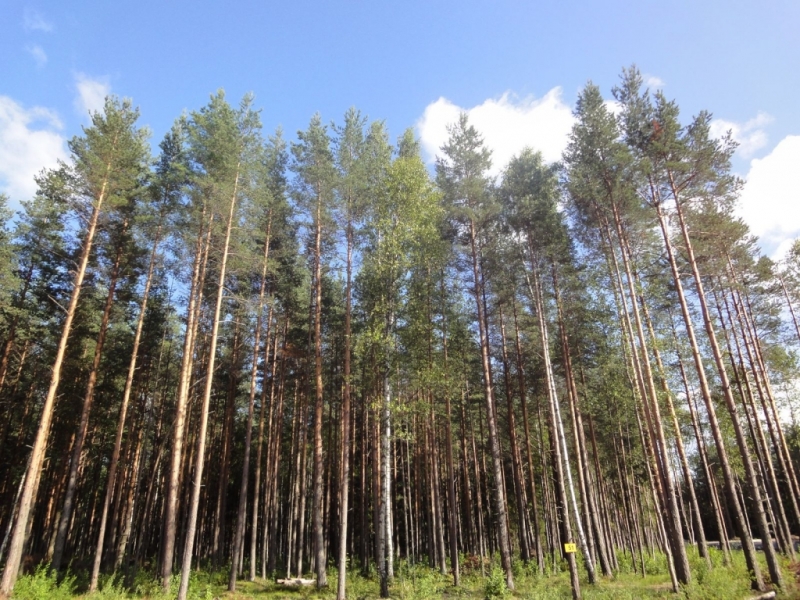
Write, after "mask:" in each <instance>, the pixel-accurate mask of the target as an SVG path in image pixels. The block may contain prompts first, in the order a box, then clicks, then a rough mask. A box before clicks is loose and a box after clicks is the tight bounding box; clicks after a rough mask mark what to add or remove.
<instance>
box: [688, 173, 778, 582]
mask: <svg viewBox="0 0 800 600" xmlns="http://www.w3.org/2000/svg"><path fill="white" fill-rule="evenodd" d="M673 194H674V197H675V206H676V208H677V216H678V222H679V223H680V228H681V234H682V236H683V242H684V250H685V252H686V258H687V260H688V262H689V266H690V268H691V270H692V277H693V279H694V283H695V287H696V288H697V300H698V302H699V304H700V312H701V314H702V316H703V324H704V325H705V328H706V333H707V335H708V341H709V345H710V346H711V352H712V354H713V356H714V363H715V364H716V367H717V372H718V374H719V378H720V382H721V384H722V392H723V396H724V398H725V405H726V406H727V408H728V412H729V413H730V416H731V421H732V422H733V428H734V433H735V435H736V443H737V445H738V446H739V452H740V453H741V455H742V462H743V464H744V468H745V481H746V483H747V487H748V494H749V495H750V498H751V501H752V504H753V509H754V511H755V514H756V522H757V524H758V528H759V531H760V533H761V540H762V547H763V549H764V555H765V556H766V558H767V567H768V569H769V573H770V579H772V582H773V583H774V584H775V585H777V586H778V587H783V573H782V572H781V568H780V565H779V564H778V558H777V556H776V555H775V550H774V549H773V547H772V540H771V538H770V535H769V526H768V525H767V519H766V515H765V514H764V507H763V503H762V499H761V490H760V489H759V487H758V482H757V481H756V474H755V470H754V469H753V462H752V460H751V458H750V449H749V446H748V444H747V440H746V439H745V437H744V432H743V431H742V426H741V423H740V421H739V415H738V411H737V409H736V403H735V401H734V399H733V393H732V391H731V386H730V382H729V381H728V373H727V371H726V369H725V363H724V362H723V360H722V352H721V351H720V348H719V344H718V343H717V336H716V333H715V332H714V325H713V322H712V320H711V313H710V312H709V309H708V303H707V302H706V295H705V290H704V287H703V281H702V278H701V277H700V271H699V268H698V266H697V261H696V260H695V256H694V249H693V247H692V243H691V240H690V238H689V230H688V228H687V226H686V222H685V220H684V218H683V210H682V208H681V203H680V201H679V200H678V196H677V192H676V191H675V189H674V185H673ZM686 316H688V315H685V317H686ZM687 327H688V325H687ZM692 346H693V347H695V348H696V344H694V343H693V344H692ZM696 360H699V353H697V358H696ZM700 370H701V369H700V368H699V367H698V371H700ZM704 378H705V375H704V374H703V375H702V376H701V379H704ZM710 404H711V402H710V398H709V401H708V402H707V407H706V408H708V405H710ZM711 410H713V408H712V409H711ZM710 413H711V411H710V410H709V419H710V418H711V414H710ZM714 418H716V416H715V417H714ZM715 438H716V436H715ZM721 441H722V440H721V438H720V439H719V440H718V441H717V446H718V447H719V445H720V443H721ZM720 461H721V462H722V463H723V469H724V471H725V470H727V471H729V470H730V467H728V468H727V469H725V466H726V463H727V457H725V458H724V459H723V458H722V455H720ZM730 487H731V488H732V487H733V482H731V486H730ZM731 495H732V494H731ZM732 496H733V495H732ZM734 510H735V509H734ZM743 533H745V532H743ZM745 535H747V534H746V533H745ZM752 543H753V542H752V539H751V538H750V537H749V536H747V538H745V537H744V536H743V537H742V548H745V545H746V546H747V549H746V550H745V555H746V556H747V555H752V557H751V558H749V559H748V568H749V569H750V570H751V571H752V572H753V587H754V588H756V589H758V590H762V589H763V588H764V583H763V580H762V579H761V577H760V572H759V571H758V565H757V561H756V559H755V552H754V551H753V552H751V550H750V548H751V547H752ZM751 563H752V564H751Z"/></svg>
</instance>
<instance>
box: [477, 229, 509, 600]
mask: <svg viewBox="0 0 800 600" xmlns="http://www.w3.org/2000/svg"><path fill="white" fill-rule="evenodd" d="M469 231H470V250H471V253H472V274H473V279H474V284H475V287H474V289H473V295H474V297H475V305H476V308H477V311H478V331H479V336H480V346H481V366H482V370H483V386H484V399H485V401H486V419H487V421H488V425H489V444H490V447H491V452H492V466H493V472H492V474H493V476H494V491H493V495H494V509H495V511H496V513H497V515H496V516H497V527H498V535H499V540H498V541H499V546H500V562H501V564H502V566H503V570H504V571H505V574H506V585H507V586H508V588H509V589H510V590H513V589H514V573H513V571H512V569H511V545H510V540H509V536H508V527H507V525H506V522H507V520H506V498H505V493H504V492H503V460H502V456H501V454H500V441H499V439H498V434H497V420H496V418H495V405H494V390H492V375H491V367H490V361H489V335H488V332H487V331H486V320H485V307H484V305H483V300H482V290H481V280H482V278H481V275H480V267H479V265H478V248H477V239H476V231H475V222H474V221H473V220H470V223H469Z"/></svg>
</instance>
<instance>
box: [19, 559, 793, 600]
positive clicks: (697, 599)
mask: <svg viewBox="0 0 800 600" xmlns="http://www.w3.org/2000/svg"><path fill="white" fill-rule="evenodd" d="M636 558H637V560H635V561H632V560H631V558H630V555H623V554H620V555H619V556H618V563H619V571H618V572H617V574H616V575H615V576H614V577H611V578H606V577H601V578H599V581H598V582H597V584H596V585H589V583H588V581H587V580H586V576H585V569H584V568H583V564H581V592H582V596H583V598H586V599H587V600H638V599H640V598H642V599H644V598H665V599H666V598H672V599H676V600H716V599H720V600H723V599H724V600H729V599H730V600H734V599H739V598H742V599H747V598H752V597H753V596H755V595H757V594H756V593H755V592H752V591H751V590H750V585H749V578H748V574H747V568H746V565H745V561H744V556H743V555H742V553H741V552H734V554H733V560H732V564H731V565H728V566H725V565H724V564H723V556H722V553H721V552H719V551H716V550H712V554H711V560H712V565H713V566H712V568H708V566H707V565H706V562H705V560H703V559H702V558H700V557H699V556H698V555H697V552H696V550H695V549H691V550H690V554H689V560H690V564H691V569H692V578H693V579H692V582H691V583H690V584H689V585H687V586H683V587H682V588H681V589H680V591H679V593H678V594H674V593H673V592H672V586H671V583H670V578H669V571H668V569H667V562H666V558H665V557H664V556H663V555H661V554H658V553H656V554H650V555H647V556H646V557H644V569H645V574H644V575H642V572H641V564H642V559H641V558H640V557H638V556H637V557H636ZM761 559H762V562H763V556H762V557H761ZM581 563H582V561H581ZM463 564H464V570H463V572H462V576H461V585H460V586H459V587H457V588H456V587H454V586H453V585H452V578H451V576H449V575H443V574H442V573H441V572H439V571H438V570H436V569H432V568H430V567H429V566H428V565H427V564H424V565H423V564H410V563H408V562H406V561H399V562H398V563H397V564H396V567H395V578H394V580H393V581H392V584H391V586H390V596H391V598H396V599H398V600H424V599H427V598H442V599H447V600H458V599H465V600H466V599H472V600H512V599H531V600H557V599H562V598H571V597H572V593H571V589H570V583H569V573H568V571H567V566H566V563H565V562H563V561H556V562H552V561H551V562H548V563H547V564H546V568H545V573H544V574H540V573H539V572H538V569H537V568H536V565H535V564H532V563H529V564H525V563H523V562H522V561H515V562H514V564H513V568H514V582H515V589H514V590H513V591H510V590H509V589H508V588H507V587H506V581H505V576H504V573H503V571H502V570H501V569H500V566H499V560H498V559H497V557H495V559H494V560H493V561H488V560H487V561H486V562H485V563H484V568H483V573H482V572H481V568H480V562H478V561H476V560H475V558H474V557H473V558H472V560H470V559H467V560H465V561H464V563H463ZM762 566H763V572H764V573H765V574H766V573H767V570H766V565H762ZM798 572H800V565H798V564H795V565H790V564H789V563H788V562H786V563H785V564H784V575H785V579H786V582H787V585H786V589H784V590H783V591H782V592H781V593H780V594H779V595H778V598H786V599H788V598H798V599H800V588H798V585H797V583H796V579H795V576H796V575H795V574H796V573H798ZM306 576H307V577H309V578H310V577H312V575H310V574H308V575H306ZM337 578H338V574H337V571H336V569H334V568H330V569H329V570H328V582H329V586H328V587H327V588H325V589H322V590H317V589H316V588H315V587H314V586H303V587H299V588H287V587H284V586H281V585H278V584H277V583H276V582H275V580H265V579H257V580H256V581H254V582H249V581H239V582H238V583H237V591H236V592H234V593H231V592H228V591H227V581H228V573H227V571H224V570H223V571H210V570H207V571H194V572H193V573H192V576H191V579H190V584H189V598H191V599H192V600H213V599H220V600H245V599H255V600H306V599H308V600H333V599H335V598H336V582H337ZM178 583H179V578H178V577H177V576H176V577H174V578H173V581H172V587H171V589H170V590H169V592H164V591H163V590H162V588H161V585H160V583H159V582H158V581H157V579H156V578H155V577H154V574H153V573H150V572H147V571H144V570H141V571H139V572H137V573H133V574H131V573H128V574H126V575H125V576H123V575H115V576H105V577H103V578H101V581H100V586H99V588H100V589H99V590H98V591H96V592H93V593H87V591H86V590H87V588H88V578H87V576H86V574H85V573H76V574H68V575H66V576H65V577H63V578H62V580H61V581H58V580H57V579H56V577H55V575H54V574H51V573H49V572H48V569H47V567H46V566H40V567H39V568H37V569H36V570H35V571H34V572H33V573H31V574H29V575H25V576H23V577H20V579H19V580H18V582H17V585H16V587H15V588H14V593H13V595H12V598H13V599H14V600H40V599H41V600H50V599H52V600H68V599H69V600H71V599H73V598H83V599H85V600H123V599H125V600H127V599H133V598H143V599H150V600H168V599H170V600H171V599H174V598H175V597H176V596H177V591H178ZM379 590H380V586H379V580H378V577H377V574H376V573H375V572H374V570H372V571H371V572H370V573H369V574H367V575H366V576H365V575H363V574H362V573H361V571H360V570H358V569H353V570H350V571H348V573H347V597H348V598H349V599H352V600H372V599H377V598H379Z"/></svg>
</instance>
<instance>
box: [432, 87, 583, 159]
mask: <svg viewBox="0 0 800 600" xmlns="http://www.w3.org/2000/svg"><path fill="white" fill-rule="evenodd" d="M461 112H466V113H467V115H468V116H469V120H470V123H471V124H472V125H473V126H474V127H475V129H477V130H478V131H479V132H480V133H481V135H483V138H484V141H485V143H486V146H487V147H488V148H490V149H491V150H492V169H491V172H492V174H494V175H496V174H499V173H500V172H501V171H502V170H503V168H504V167H505V166H506V164H508V161H509V160H510V159H511V157H512V156H514V155H515V154H519V152H520V151H521V150H522V149H523V148H525V147H526V146H530V147H532V148H533V149H535V150H539V151H541V153H542V155H543V156H544V158H545V160H547V161H550V162H552V161H556V160H558V159H559V158H561V153H562V152H563V151H564V148H566V145H567V136H568V134H569V132H570V129H571V128H572V124H573V122H574V119H573V116H572V109H571V108H570V107H569V106H568V105H567V104H565V103H564V101H563V100H562V98H561V88H560V87H555V88H553V89H552V90H550V91H549V92H547V94H545V95H544V96H543V97H542V98H534V97H532V96H529V97H526V98H518V97H516V96H514V95H513V94H511V93H510V92H506V93H505V94H503V95H502V96H500V98H497V99H489V100H486V101H485V102H483V103H482V104H479V105H478V106H474V107H472V108H462V107H460V106H457V105H456V104H454V103H453V102H451V101H450V100H448V99H447V98H439V99H438V100H437V101H436V102H433V103H431V104H429V105H428V106H427V107H425V112H424V113H423V115H422V117H420V119H419V120H418V121H417V125H416V127H417V132H418V133H419V136H420V142H421V144H422V148H423V151H424V152H425V154H426V155H427V158H428V160H429V161H431V162H432V161H433V160H434V159H435V157H436V155H437V154H439V153H440V150H439V149H440V148H441V147H442V146H443V145H444V144H445V142H447V138H448V134H447V126H448V125H450V124H452V123H455V122H456V120H457V119H458V115H459V113H461Z"/></svg>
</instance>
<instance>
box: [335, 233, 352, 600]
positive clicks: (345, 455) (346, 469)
mask: <svg viewBox="0 0 800 600" xmlns="http://www.w3.org/2000/svg"><path fill="white" fill-rule="evenodd" d="M346 235H347V283H346V287H345V308H344V389H343V390H342V450H341V460H342V468H341V474H342V476H341V480H340V481H339V515H340V516H339V557H338V559H339V562H338V566H339V579H338V581H337V588H336V598H337V600H345V598H346V590H345V586H346V581H347V523H348V511H349V509H350V418H351V417H350V368H351V366H350V354H351V334H352V332H351V317H352V302H353V300H352V277H353V224H352V222H350V221H348V223H347V234H346Z"/></svg>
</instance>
